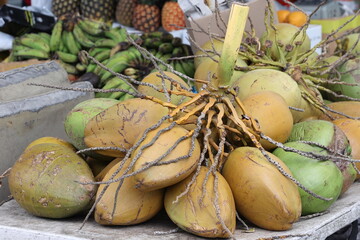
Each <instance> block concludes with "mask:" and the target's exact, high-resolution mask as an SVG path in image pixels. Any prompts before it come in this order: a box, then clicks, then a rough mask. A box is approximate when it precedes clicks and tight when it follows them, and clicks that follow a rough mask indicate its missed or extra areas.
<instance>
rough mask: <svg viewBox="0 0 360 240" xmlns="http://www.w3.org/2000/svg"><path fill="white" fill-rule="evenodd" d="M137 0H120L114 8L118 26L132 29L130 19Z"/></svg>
mask: <svg viewBox="0 0 360 240" xmlns="http://www.w3.org/2000/svg"><path fill="white" fill-rule="evenodd" d="M136 4H137V0H120V1H119V3H118V4H117V6H116V12H115V18H116V21H118V22H119V23H120V24H122V25H124V26H128V27H132V18H133V13H134V9H135V6H136Z"/></svg>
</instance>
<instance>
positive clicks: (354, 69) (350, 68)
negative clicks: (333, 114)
mask: <svg viewBox="0 0 360 240" xmlns="http://www.w3.org/2000/svg"><path fill="white" fill-rule="evenodd" d="M359 66H360V58H355V59H350V60H347V61H346V62H345V63H344V64H342V65H341V66H340V67H339V72H340V73H341V78H340V82H342V83H346V84H328V85H327V88H328V89H330V90H332V91H333V92H335V93H337V94H342V95H345V96H348V97H351V98H357V99H360V86H359V85H358V86H354V85H353V86H351V85H349V84H360V67H359ZM327 98H328V99H329V100H332V101H346V100H349V99H346V98H345V97H335V96H333V95H331V94H328V96H327Z"/></svg>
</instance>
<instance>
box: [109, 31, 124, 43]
mask: <svg viewBox="0 0 360 240" xmlns="http://www.w3.org/2000/svg"><path fill="white" fill-rule="evenodd" d="M121 29H125V28H120V29H119V28H111V29H110V30H108V31H105V32H104V35H105V36H106V37H108V38H109V39H112V40H114V41H115V42H116V43H118V42H122V41H125V39H126V35H124V34H122V33H121V32H120V30H121ZM125 31H126V30H125Z"/></svg>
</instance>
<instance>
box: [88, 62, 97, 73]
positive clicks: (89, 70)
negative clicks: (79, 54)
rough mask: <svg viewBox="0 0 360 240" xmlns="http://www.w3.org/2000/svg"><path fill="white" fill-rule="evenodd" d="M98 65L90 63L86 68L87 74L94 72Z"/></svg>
mask: <svg viewBox="0 0 360 240" xmlns="http://www.w3.org/2000/svg"><path fill="white" fill-rule="evenodd" d="M96 67H97V65H96V64H95V63H89V65H87V67H86V72H94V70H95V68H96Z"/></svg>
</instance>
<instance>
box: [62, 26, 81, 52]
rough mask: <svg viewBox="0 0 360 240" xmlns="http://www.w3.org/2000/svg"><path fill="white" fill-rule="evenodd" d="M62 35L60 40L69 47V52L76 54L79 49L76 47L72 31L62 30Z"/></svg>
mask: <svg viewBox="0 0 360 240" xmlns="http://www.w3.org/2000/svg"><path fill="white" fill-rule="evenodd" d="M62 36H63V37H62V41H63V42H64V44H65V46H66V47H67V49H69V51H70V53H72V54H74V55H77V54H78V53H79V51H80V50H81V49H80V48H79V47H78V45H77V42H76V40H75V38H74V35H73V33H72V32H69V31H66V30H64V31H63V34H62Z"/></svg>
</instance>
